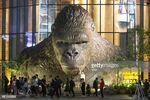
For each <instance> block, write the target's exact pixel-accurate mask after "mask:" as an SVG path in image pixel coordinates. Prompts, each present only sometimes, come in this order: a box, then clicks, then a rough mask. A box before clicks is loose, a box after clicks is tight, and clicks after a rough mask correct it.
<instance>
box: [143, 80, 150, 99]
mask: <svg viewBox="0 0 150 100" xmlns="http://www.w3.org/2000/svg"><path fill="white" fill-rule="evenodd" d="M148 89H149V82H148V80H147V79H145V82H144V94H145V96H146V97H147V96H148Z"/></svg>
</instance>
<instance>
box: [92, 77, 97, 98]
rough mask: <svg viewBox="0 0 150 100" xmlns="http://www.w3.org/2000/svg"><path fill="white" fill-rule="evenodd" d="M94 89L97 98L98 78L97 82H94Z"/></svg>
mask: <svg viewBox="0 0 150 100" xmlns="http://www.w3.org/2000/svg"><path fill="white" fill-rule="evenodd" d="M93 88H94V89H95V93H94V94H95V95H96V96H98V95H97V90H98V78H96V79H95V80H94V82H93Z"/></svg>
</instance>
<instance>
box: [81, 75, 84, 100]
mask: <svg viewBox="0 0 150 100" xmlns="http://www.w3.org/2000/svg"><path fill="white" fill-rule="evenodd" d="M81 91H82V96H83V97H85V81H84V79H83V78H82V79H81Z"/></svg>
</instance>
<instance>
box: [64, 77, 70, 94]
mask: <svg viewBox="0 0 150 100" xmlns="http://www.w3.org/2000/svg"><path fill="white" fill-rule="evenodd" d="M69 92H70V83H69V78H67V80H66V84H65V89H64V93H65V96H69Z"/></svg>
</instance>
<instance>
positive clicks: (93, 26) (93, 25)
mask: <svg viewBox="0 0 150 100" xmlns="http://www.w3.org/2000/svg"><path fill="white" fill-rule="evenodd" d="M91 28H92V31H93V32H95V30H96V28H95V24H94V23H92V24H91Z"/></svg>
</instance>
